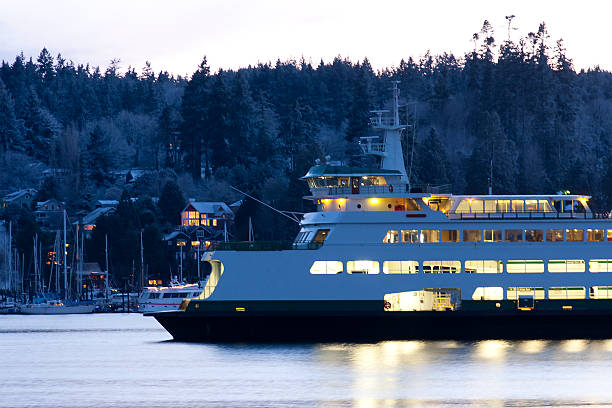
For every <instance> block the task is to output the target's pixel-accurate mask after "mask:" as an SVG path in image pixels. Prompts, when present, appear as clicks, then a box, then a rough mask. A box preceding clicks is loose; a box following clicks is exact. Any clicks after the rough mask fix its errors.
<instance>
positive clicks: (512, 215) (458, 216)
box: [448, 211, 610, 220]
mask: <svg viewBox="0 0 612 408" xmlns="http://www.w3.org/2000/svg"><path fill="white" fill-rule="evenodd" d="M448 218H450V219H451V220H515V219H521V220H535V219H602V220H604V219H610V214H609V213H607V212H584V213H578V212H569V213H558V212H531V211H514V212H501V213H500V212H495V213H493V212H492V213H457V212H450V213H448Z"/></svg>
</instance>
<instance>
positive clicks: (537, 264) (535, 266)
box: [506, 259, 544, 273]
mask: <svg viewBox="0 0 612 408" xmlns="http://www.w3.org/2000/svg"><path fill="white" fill-rule="evenodd" d="M506 272H508V273H542V272H544V261H540V260H522V259H521V260H508V261H507V262H506Z"/></svg>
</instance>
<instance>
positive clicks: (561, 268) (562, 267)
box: [548, 259, 585, 272]
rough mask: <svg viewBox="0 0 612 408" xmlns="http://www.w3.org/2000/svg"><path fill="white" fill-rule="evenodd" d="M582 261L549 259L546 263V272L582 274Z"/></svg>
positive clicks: (583, 265)
mask: <svg viewBox="0 0 612 408" xmlns="http://www.w3.org/2000/svg"><path fill="white" fill-rule="evenodd" d="M584 271H585V263H584V260H582V259H551V260H549V261H548V272H584Z"/></svg>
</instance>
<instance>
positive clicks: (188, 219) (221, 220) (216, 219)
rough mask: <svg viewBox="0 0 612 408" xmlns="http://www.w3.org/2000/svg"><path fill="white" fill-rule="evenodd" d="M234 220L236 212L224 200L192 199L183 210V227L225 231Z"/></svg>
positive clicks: (183, 228)
mask: <svg viewBox="0 0 612 408" xmlns="http://www.w3.org/2000/svg"><path fill="white" fill-rule="evenodd" d="M233 220H234V213H233V211H232V210H231V209H230V208H229V206H228V205H227V204H225V203H224V202H211V201H192V202H190V203H189V204H187V206H186V207H185V208H184V209H183V211H182V212H181V229H182V230H185V231H190V230H194V229H197V228H198V227H205V229H206V230H209V231H210V232H213V231H223V230H224V229H225V227H226V226H227V227H229V225H230V223H232V222H233Z"/></svg>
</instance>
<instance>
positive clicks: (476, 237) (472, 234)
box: [463, 230, 480, 242]
mask: <svg viewBox="0 0 612 408" xmlns="http://www.w3.org/2000/svg"><path fill="white" fill-rule="evenodd" d="M463 242H480V230H463Z"/></svg>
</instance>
